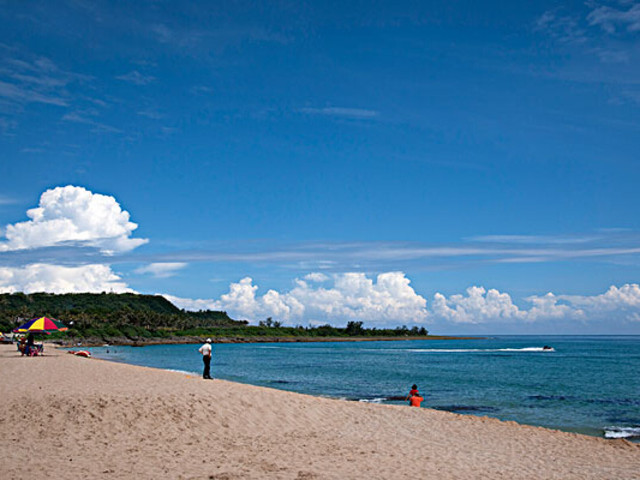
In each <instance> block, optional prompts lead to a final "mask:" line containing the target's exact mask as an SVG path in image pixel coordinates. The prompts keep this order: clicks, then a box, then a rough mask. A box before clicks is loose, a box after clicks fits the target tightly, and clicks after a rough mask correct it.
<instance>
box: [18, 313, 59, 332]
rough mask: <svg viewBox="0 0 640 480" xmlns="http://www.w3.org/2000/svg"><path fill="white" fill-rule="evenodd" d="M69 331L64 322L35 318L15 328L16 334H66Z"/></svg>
mask: <svg viewBox="0 0 640 480" xmlns="http://www.w3.org/2000/svg"><path fill="white" fill-rule="evenodd" d="M67 330H69V329H68V328H67V327H66V326H65V325H64V324H63V323H62V322H59V321H58V320H54V319H52V318H48V317H40V318H34V319H33V320H29V321H28V322H27V323H25V324H24V325H20V326H19V327H18V328H14V329H13V332H14V333H29V332H33V333H52V332H65V331H67Z"/></svg>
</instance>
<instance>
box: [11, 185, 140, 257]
mask: <svg viewBox="0 0 640 480" xmlns="http://www.w3.org/2000/svg"><path fill="white" fill-rule="evenodd" d="M27 216H28V217H29V218H30V220H28V221H25V222H19V223H15V224H13V225H8V226H7V227H6V229H5V237H6V239H7V241H6V242H4V243H0V251H9V250H21V249H32V248H38V247H48V246H55V245H60V244H63V243H65V242H77V243H81V244H84V245H88V246H94V247H97V248H99V249H100V250H102V251H103V252H104V253H108V254H109V253H114V252H126V251H129V250H133V249H134V248H136V247H138V246H140V245H142V244H144V243H147V241H148V240H147V239H143V238H131V235H132V233H133V231H134V230H135V229H136V228H138V225H137V224H135V223H133V222H130V221H129V212H127V211H125V210H122V208H121V207H120V205H119V204H118V202H117V201H116V200H115V198H113V197H111V196H108V195H101V194H98V193H93V192H90V191H89V190H87V189H85V188H82V187H75V186H72V185H68V186H66V187H56V188H53V189H50V190H47V191H45V192H44V193H43V194H42V195H41V196H40V203H39V206H38V207H37V208H32V209H30V210H28V211H27Z"/></svg>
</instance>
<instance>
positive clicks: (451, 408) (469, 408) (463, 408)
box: [431, 405, 498, 413]
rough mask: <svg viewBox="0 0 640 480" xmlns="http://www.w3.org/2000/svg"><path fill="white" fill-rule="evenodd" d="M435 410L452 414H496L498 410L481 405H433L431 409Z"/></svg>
mask: <svg viewBox="0 0 640 480" xmlns="http://www.w3.org/2000/svg"><path fill="white" fill-rule="evenodd" d="M431 408H433V409H435V410H444V411H446V412H454V413H458V412H459V413H465V412H469V413H471V412H474V413H476V412H497V411H498V409H497V408H496V407H488V406H482V405H440V406H436V405H434V406H433V407H431Z"/></svg>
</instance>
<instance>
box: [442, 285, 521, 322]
mask: <svg viewBox="0 0 640 480" xmlns="http://www.w3.org/2000/svg"><path fill="white" fill-rule="evenodd" d="M432 310H433V315H435V316H436V317H440V318H444V319H445V320H448V321H451V322H454V323H485V322H489V321H504V320H515V319H524V318H525V317H526V313H525V312H523V311H521V310H520V309H519V308H518V306H517V305H515V304H514V303H513V301H512V300H511V297H510V296H509V294H508V293H500V292H499V291H498V290H496V289H493V288H492V289H490V290H486V289H485V288H484V287H477V286H473V287H469V288H467V294H466V295H460V294H456V295H451V296H450V297H448V298H447V297H445V296H444V295H443V294H441V293H436V294H435V295H434V298H433V304H432Z"/></svg>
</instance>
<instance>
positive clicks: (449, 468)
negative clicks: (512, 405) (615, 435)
mask: <svg viewBox="0 0 640 480" xmlns="http://www.w3.org/2000/svg"><path fill="white" fill-rule="evenodd" d="M0 371H1V372H2V374H3V376H4V377H5V379H7V380H9V379H16V380H19V381H15V382H14V381H10V380H9V381H4V382H2V384H0V395H2V398H3V404H4V406H5V408H3V410H2V413H0V448H2V451H3V452H5V461H6V465H5V466H4V467H3V468H4V470H3V474H6V475H7V478H15V479H22V478H24V479H26V478H33V476H35V475H37V476H44V478H69V477H70V476H71V475H74V476H75V475H77V474H82V475H84V476H91V477H93V478H100V479H101V478H105V479H107V478H109V479H126V478H133V477H136V478H142V479H147V478H149V479H151V478H180V479H207V478H214V479H237V478H255V479H264V478H278V479H280V478H281V479H334V478H335V479H338V478H341V479H342V478H349V479H361V478H362V479H389V478H400V477H402V476H411V477H413V478H421V479H444V480H448V479H468V478H510V479H525V478H526V479H531V478H535V479H537V478H540V479H542V478H544V479H562V480H571V479H580V480H582V479H598V480H601V479H611V480H613V479H620V478H625V479H640V472H639V471H638V469H637V466H638V464H640V445H635V444H632V443H630V442H628V441H625V440H605V439H601V438H595V437H589V436H586V435H580V434H575V433H566V432H561V431H557V430H549V429H545V428H542V427H533V426H527V425H520V424H517V423H515V422H503V421H500V420H497V419H493V418H489V417H475V416H469V415H460V414H454V413H449V412H442V411H437V410H432V409H428V408H419V409H418V408H411V407H408V406H396V405H378V404H369V403H358V402H349V401H342V400H336V399H328V398H322V397H312V396H309V395H303V394H298V393H292V392H286V391H282V390H276V389H270V388H266V387H257V386H252V385H245V384H239V383H233V382H229V381H224V380H203V379H201V378H199V377H195V376H193V375H187V374H184V373H178V372H170V371H166V370H160V369H153V368H148V367H140V366H134V365H129V364H123V363H115V362H109V361H104V360H98V359H86V358H81V357H77V356H75V355H68V354H65V353H64V352H63V351H62V350H59V349H56V348H51V345H47V348H46V349H45V355H44V356H42V357H31V358H27V357H20V356H19V355H17V353H16V352H15V346H13V345H0ZM25 432H28V434H25ZM27 445H28V450H29V452H37V453H36V454H34V455H32V456H30V457H29V458H25V448H26V446H27ZM73 472H75V473H73Z"/></svg>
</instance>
